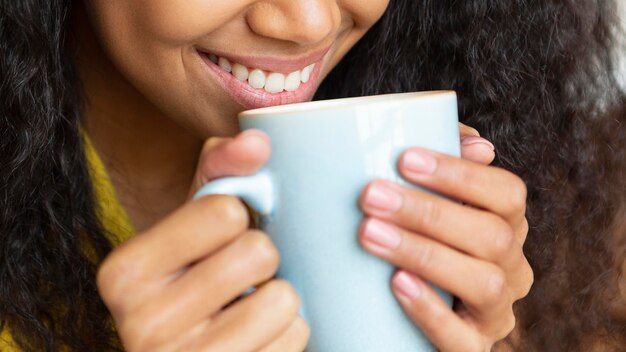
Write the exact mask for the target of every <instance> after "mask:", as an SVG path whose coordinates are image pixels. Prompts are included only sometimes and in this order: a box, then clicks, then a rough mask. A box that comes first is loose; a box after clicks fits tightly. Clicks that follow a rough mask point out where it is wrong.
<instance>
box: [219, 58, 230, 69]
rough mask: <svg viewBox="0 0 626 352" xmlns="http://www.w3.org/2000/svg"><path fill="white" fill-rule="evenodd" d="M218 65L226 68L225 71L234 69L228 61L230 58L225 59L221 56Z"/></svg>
mask: <svg viewBox="0 0 626 352" xmlns="http://www.w3.org/2000/svg"><path fill="white" fill-rule="evenodd" d="M217 64H218V65H220V67H221V68H222V69H224V71H226V72H230V71H232V69H233V68H232V66H231V65H230V62H229V61H228V59H225V58H223V57H220V59H219V60H218V62H217Z"/></svg>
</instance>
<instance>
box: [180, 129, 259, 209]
mask: <svg viewBox="0 0 626 352" xmlns="http://www.w3.org/2000/svg"><path fill="white" fill-rule="evenodd" d="M270 150H271V147H270V142H269V137H268V136H267V134H265V133H264V132H263V131H261V130H257V129H250V130H245V131H244V132H242V133H240V134H239V135H237V136H236V137H235V138H221V137H214V138H210V139H208V140H207V141H206V142H205V145H204V147H203V148H202V152H201V153H200V157H199V160H198V167H197V171H196V175H195V177H194V180H193V182H192V186H191V189H190V192H189V196H188V198H189V199H190V198H191V197H192V196H193V195H194V194H195V193H196V191H197V190H198V189H199V188H200V187H202V186H203V185H204V184H205V183H207V182H208V181H210V180H212V179H215V178H218V177H223V176H231V175H249V174H252V173H254V172H255V171H257V170H258V169H259V168H260V167H261V165H263V164H264V163H265V162H266V161H267V159H268V158H269V155H270Z"/></svg>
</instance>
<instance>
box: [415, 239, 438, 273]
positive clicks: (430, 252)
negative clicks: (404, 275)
mask: <svg viewBox="0 0 626 352" xmlns="http://www.w3.org/2000/svg"><path fill="white" fill-rule="evenodd" d="M434 251H435V247H434V246H433V245H432V244H431V243H429V242H427V241H424V242H423V243H420V244H419V245H417V246H416V248H415V252H414V254H413V260H414V264H415V267H417V268H419V270H423V271H428V270H429V269H430V268H431V267H433V266H434V265H436V264H435V263H434V261H435V260H434Z"/></svg>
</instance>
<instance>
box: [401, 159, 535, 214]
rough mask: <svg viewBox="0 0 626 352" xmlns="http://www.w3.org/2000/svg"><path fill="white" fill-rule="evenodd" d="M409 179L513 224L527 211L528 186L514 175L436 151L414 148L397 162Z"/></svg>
mask: <svg viewBox="0 0 626 352" xmlns="http://www.w3.org/2000/svg"><path fill="white" fill-rule="evenodd" d="M398 167H399V169H400V171H401V173H402V175H403V176H404V177H405V178H406V179H407V180H408V181H410V182H414V183H416V184H418V185H421V186H424V187H426V188H428V189H430V190H433V191H435V192H439V193H442V194H445V195H447V196H450V197H452V198H455V199H458V200H462V201H464V202H465V203H468V204H471V205H474V206H477V207H479V208H483V209H487V210H489V211H491V212H494V213H496V214H498V215H500V216H502V217H503V218H504V219H505V220H507V221H509V222H510V223H511V224H513V225H517V224H519V223H521V222H522V220H523V218H524V214H525V210H526V185H525V184H524V181H522V179H520V178H519V177H518V176H516V175H515V174H513V173H511V172H509V171H507V170H504V169H501V168H497V167H488V166H484V165H480V164H477V163H474V162H471V161H468V160H463V159H460V158H455V157H452V156H449V155H445V154H441V153H437V152H434V151H430V150H426V149H422V148H411V149H409V150H407V151H405V152H404V153H403V155H402V157H401V158H400V161H399V165H398Z"/></svg>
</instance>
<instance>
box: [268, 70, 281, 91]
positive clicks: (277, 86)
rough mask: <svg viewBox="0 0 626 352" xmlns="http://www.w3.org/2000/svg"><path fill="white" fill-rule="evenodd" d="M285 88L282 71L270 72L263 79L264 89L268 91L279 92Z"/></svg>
mask: <svg viewBox="0 0 626 352" xmlns="http://www.w3.org/2000/svg"><path fill="white" fill-rule="evenodd" d="M283 89H285V75H283V74H282V73H276V72H274V73H270V75H269V76H267V80H266V81H265V90H266V91H268V92H270V93H280V92H282V91H283Z"/></svg>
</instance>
